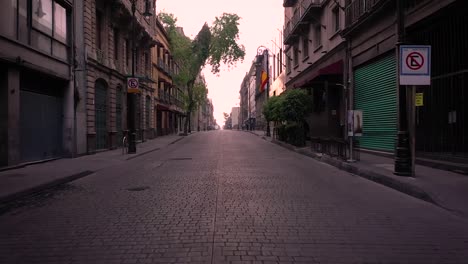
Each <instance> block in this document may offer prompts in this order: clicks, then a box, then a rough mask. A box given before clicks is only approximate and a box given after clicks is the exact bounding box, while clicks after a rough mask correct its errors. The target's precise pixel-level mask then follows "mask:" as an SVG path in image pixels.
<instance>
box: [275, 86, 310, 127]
mask: <svg viewBox="0 0 468 264" xmlns="http://www.w3.org/2000/svg"><path fill="white" fill-rule="evenodd" d="M310 102H311V100H310V96H309V95H307V92H306V91H304V90H301V89H294V90H291V91H287V92H286V93H285V94H284V100H283V103H282V104H281V112H282V115H283V118H284V120H285V121H289V122H297V123H301V122H303V121H304V119H305V117H306V114H307V113H308V112H309V111H310Z"/></svg>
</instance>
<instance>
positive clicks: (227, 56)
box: [159, 13, 245, 133]
mask: <svg viewBox="0 0 468 264" xmlns="http://www.w3.org/2000/svg"><path fill="white" fill-rule="evenodd" d="M159 18H160V19H161V21H162V23H163V25H164V27H165V29H166V31H167V33H168V36H169V42H170V48H171V51H172V54H173V56H174V59H175V61H176V62H177V63H178V66H179V73H178V74H176V76H175V77H174V82H175V84H176V85H178V86H181V87H185V88H186V89H187V96H186V99H187V103H186V104H185V105H186V109H185V111H186V114H187V116H188V117H190V114H191V112H192V111H193V110H194V109H195V107H196V105H197V103H196V98H195V97H196V96H195V95H194V91H195V89H194V88H195V81H196V79H197V77H198V75H199V74H200V73H201V71H202V69H203V68H204V67H205V65H206V64H207V63H208V64H209V65H210V66H211V72H212V73H214V74H219V72H220V67H221V64H224V65H227V66H228V69H230V68H231V67H233V66H234V65H235V63H236V62H237V61H239V60H240V61H242V60H243V59H244V56H245V48H244V46H243V45H239V44H238V43H237V41H238V39H239V28H238V26H239V20H240V17H239V16H238V15H236V14H229V13H223V15H222V16H221V17H216V18H215V21H214V23H213V25H212V26H211V27H209V26H208V25H207V24H206V23H205V24H204V25H203V26H202V28H201V30H200V31H199V32H198V34H197V36H196V37H195V38H194V39H193V40H191V39H190V38H188V37H186V36H184V35H183V34H181V33H180V32H179V31H178V28H177V18H176V17H175V16H174V15H173V14H168V13H160V14H159ZM188 122H189V120H188V118H187V119H186V121H185V126H184V132H185V133H187V128H188Z"/></svg>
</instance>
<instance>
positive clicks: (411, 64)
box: [406, 51, 424, 71]
mask: <svg viewBox="0 0 468 264" xmlns="http://www.w3.org/2000/svg"><path fill="white" fill-rule="evenodd" d="M417 58H419V59H420V60H419V61H418V60H417ZM406 66H408V68H410V69H411V70H414V71H415V70H419V69H421V68H422V66H424V57H423V55H422V54H421V53H419V52H416V51H414V52H411V53H410V54H408V56H406Z"/></svg>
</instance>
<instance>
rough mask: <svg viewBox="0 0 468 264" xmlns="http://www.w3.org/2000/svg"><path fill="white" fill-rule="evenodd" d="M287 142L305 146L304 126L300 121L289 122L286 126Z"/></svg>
mask: <svg viewBox="0 0 468 264" xmlns="http://www.w3.org/2000/svg"><path fill="white" fill-rule="evenodd" d="M285 130H286V134H287V142H288V143H289V144H291V145H294V146H296V147H302V146H305V136H304V127H303V126H302V125H299V124H298V123H289V124H287V125H286V127H285Z"/></svg>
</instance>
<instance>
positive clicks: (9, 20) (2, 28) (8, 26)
mask: <svg viewBox="0 0 468 264" xmlns="http://www.w3.org/2000/svg"><path fill="white" fill-rule="evenodd" d="M16 8H17V6H16V0H13V1H11V0H9V1H6V3H2V8H0V17H1V18H2V23H0V34H2V35H5V36H8V37H13V38H16V20H17V18H16V14H17V12H16Z"/></svg>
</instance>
